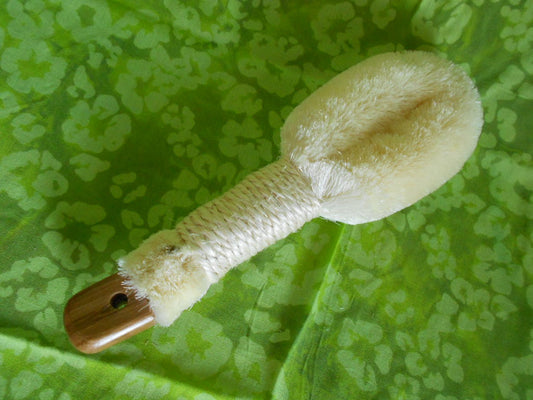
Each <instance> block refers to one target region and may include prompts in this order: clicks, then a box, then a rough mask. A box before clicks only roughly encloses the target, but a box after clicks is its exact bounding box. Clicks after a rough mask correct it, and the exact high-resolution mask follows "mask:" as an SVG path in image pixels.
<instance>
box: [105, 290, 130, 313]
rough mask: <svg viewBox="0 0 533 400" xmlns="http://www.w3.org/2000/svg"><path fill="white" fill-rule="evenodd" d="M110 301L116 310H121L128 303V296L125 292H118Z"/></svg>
mask: <svg viewBox="0 0 533 400" xmlns="http://www.w3.org/2000/svg"><path fill="white" fill-rule="evenodd" d="M109 303H110V304H111V307H113V308H114V309H115V310H121V309H123V308H124V307H126V306H127V305H128V296H127V295H125V294H124V293H117V294H116V295H114V296H113V297H111V301H110V302H109Z"/></svg>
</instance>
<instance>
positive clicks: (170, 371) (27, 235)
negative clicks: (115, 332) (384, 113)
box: [0, 0, 533, 400]
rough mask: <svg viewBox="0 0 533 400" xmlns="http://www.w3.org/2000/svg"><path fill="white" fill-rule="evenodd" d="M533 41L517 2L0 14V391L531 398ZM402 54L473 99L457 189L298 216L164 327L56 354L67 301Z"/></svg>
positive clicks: (56, 2) (39, 0) (526, 11)
mask: <svg viewBox="0 0 533 400" xmlns="http://www.w3.org/2000/svg"><path fill="white" fill-rule="evenodd" d="M191 4H193V5H191ZM532 46H533V2H532V1H518V0H508V1H499V2H498V1H489V0H472V1H469V2H468V1H460V0H454V1H444V0H427V1H421V2H416V1H389V0H381V1H367V0H353V1H351V2H350V1H324V0H320V1H318V0H317V1H299V2H297V1H292V2H280V1H276V0H272V1H259V0H253V1H248V2H243V3H240V2H237V1H225V2H215V1H212V0H204V1H199V2H192V1H191V2H180V1H177V0H165V1H153V2H152V1H150V2H148V1H141V0H138V1H136V0H120V1H118V0H115V1H112V2H104V1H96V0H85V1H80V0H64V1H61V0H49V1H43V0H29V1H26V2H22V1H17V0H9V1H3V2H2V11H1V12H0V135H1V136H0V137H1V140H0V233H1V236H0V304H1V307H0V349H1V350H0V398H2V399H42V400H46V399H60V400H68V399H73V400H76V399H85V398H87V399H195V400H209V399H232V398H250V399H260V398H272V397H273V398H277V399H308V398H313V399H387V398H391V399H438V400H451V399H488V398H502V399H513V400H514V399H533V383H532V382H533V222H532V219H533V201H532V200H533V161H532V156H531V151H532V150H533V136H532V134H533V132H532V128H533V112H532V105H533V102H532V100H533V79H532V76H533V50H532ZM401 49H424V50H429V51H433V52H437V53H440V54H442V55H443V56H445V57H447V58H449V59H450V60H452V61H454V62H456V63H458V64H459V65H461V66H462V67H463V68H464V69H465V70H467V71H468V73H469V74H470V75H471V76H472V77H473V78H474V80H475V81H476V83H477V85H478V87H479V90H480V93H481V96H482V101H483V106H484V111H485V126H484V129H483V133H482V136H481V139H480V143H479V146H478V148H477V150H476V152H475V153H474V155H473V156H472V157H471V158H470V160H469V161H468V163H467V165H466V166H465V168H464V169H463V170H462V172H461V173H460V174H458V175H457V176H456V177H454V178H453V179H452V180H451V181H450V182H449V183H448V184H446V185H445V186H444V187H442V188H441V189H440V190H438V191H437V192H436V193H434V194H432V195H431V196H429V197H427V198H426V199H424V200H422V201H420V202H419V203H418V204H416V205H414V206H412V207H410V208H408V209H406V210H404V211H402V212H399V213H397V214H396V215H393V216H392V217H390V218H387V219H385V220H383V221H379V222H376V223H371V224H366V225H361V226H344V225H342V224H335V223H331V222H327V221H322V220H314V221H312V222H310V223H308V224H306V225H305V226H304V228H303V229H302V230H301V231H300V232H298V233H295V234H293V235H291V236H290V237H289V238H287V239H286V240H283V241H281V242H279V243H277V244H275V245H274V246H272V247H270V248H268V249H266V250H265V251H264V252H262V253H260V254H259V255H257V256H256V257H254V258H253V259H251V260H250V261H248V262H246V263H244V264H243V265H241V266H240V267H239V268H237V269H235V270H233V271H231V272H230V273H229V274H228V275H227V276H226V277H225V278H224V280H223V281H222V282H220V283H219V284H217V285H215V286H214V287H213V288H212V289H211V290H210V291H209V293H208V295H207V296H206V298H204V300H202V301H201V302H200V303H198V304H197V305H195V306H194V307H193V308H192V310H190V311H187V312H185V313H184V314H183V316H182V317H181V318H180V319H179V320H178V321H177V322H176V323H175V324H174V325H173V326H171V327H170V328H168V329H165V328H160V327H155V328H153V329H151V330H149V331H147V332H145V333H143V334H141V335H139V336H137V337H135V338H133V339H131V340H129V341H127V342H125V343H123V344H120V345H117V346H115V347H113V348H111V349H109V350H108V351H105V352H104V353H101V354H99V355H93V356H85V355H83V354H80V353H78V352H77V351H76V350H75V349H73V348H72V347H71V345H70V344H69V342H68V339H67V337H66V334H65V333H64V330H63V324H62V312H63V307H64V305H65V303H66V301H67V300H68V298H69V297H70V296H72V295H73V294H75V293H76V292H78V291H79V290H81V289H82V288H84V287H86V286H88V285H89V284H91V283H94V282H96V281H98V280H100V279H102V278H104V277H106V276H108V275H110V274H112V273H113V272H114V271H115V266H114V260H116V259H117V258H118V257H120V256H121V255H123V254H125V253H126V252H128V251H130V250H132V249H133V248H134V247H135V246H136V245H138V244H139V242H140V241H141V240H142V239H143V238H145V237H147V235H149V234H150V233H153V232H155V231H157V230H159V229H162V228H169V227H172V226H173V225H174V223H175V222H176V221H178V220H179V219H180V218H183V217H184V216H185V215H186V214H187V213H188V212H190V211H191V210H193V209H194V208H195V207H197V206H199V205H200V204H202V203H204V202H206V201H207V200H209V199H211V198H213V197H215V196H217V195H219V194H220V193H222V192H223V191H225V190H227V189H228V188H230V187H232V186H233V185H235V184H236V183H237V182H238V181H239V180H240V179H242V177H244V176H245V175H246V174H248V173H250V172H251V171H253V170H256V169H258V168H259V167H261V166H264V165H266V164H268V163H269V162H271V161H273V160H275V159H276V157H277V155H278V154H279V128H280V126H281V124H282V122H283V120H284V118H285V117H286V116H287V115H288V113H289V112H290V111H291V110H292V109H293V108H294V107H295V106H296V105H297V104H298V103H299V102H300V101H301V100H302V99H304V98H305V97H306V96H307V95H308V94H310V93H311V92H312V91H313V90H314V89H316V88H317V87H318V86H320V85H321V84H322V83H324V82H325V81H327V80H328V79H329V78H330V77H332V76H334V75H335V74H336V73H338V72H340V71H342V70H344V69H346V68H347V67H349V66H351V65H353V64H355V63H357V62H359V61H361V60H363V59H365V58H367V57H369V56H371V55H373V54H377V53H381V52H385V51H391V50H401Z"/></svg>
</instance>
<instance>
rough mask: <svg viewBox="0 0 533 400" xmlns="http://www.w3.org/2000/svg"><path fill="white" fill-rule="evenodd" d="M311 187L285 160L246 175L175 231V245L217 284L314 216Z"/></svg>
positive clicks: (316, 205) (316, 209)
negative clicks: (189, 254) (191, 254)
mask: <svg viewBox="0 0 533 400" xmlns="http://www.w3.org/2000/svg"><path fill="white" fill-rule="evenodd" d="M319 209H320V203H319V200H318V198H316V196H315V195H314V194H313V192H312V190H311V185H310V183H309V181H308V179H307V178H306V177H304V176H303V175H302V174H301V172H300V171H299V169H298V167H297V166H296V165H295V164H294V163H293V162H292V161H290V160H289V159H288V158H281V159H280V160H278V161H276V162H274V163H272V164H269V165H268V166H266V167H264V168H262V169H260V170H259V171H257V172H255V173H253V174H251V175H248V176H247V177H246V178H245V179H244V180H243V181H242V182H240V183H239V184H238V185H236V186H235V187H233V188H232V189H231V190H229V191H228V192H226V193H225V194H223V195H222V196H220V197H218V198H216V199H214V200H212V201H211V202H209V203H207V204H204V205H203V206H201V207H199V208H198V209H196V210H195V211H193V212H192V213H191V214H189V215H188V216H187V217H185V219H183V220H182V221H181V222H180V223H179V224H178V225H177V226H176V231H177V234H178V237H179V238H180V241H181V242H182V243H183V245H185V246H187V247H188V248H191V249H194V253H195V256H196V257H195V258H196V260H195V261H196V262H198V263H199V264H200V265H201V266H202V267H203V268H204V269H205V270H206V272H207V273H208V275H209V276H211V277H212V279H213V280H218V279H220V277H222V276H223V275H224V274H225V273H226V272H227V271H228V270H229V269H231V268H232V267H234V266H236V265H238V264H240V263H242V262H244V261H246V260H247V259H249V258H250V257H252V256H254V255H255V254H257V253H258V252H260V251H261V250H263V249H264V248H266V247H268V246H270V245H271V244H273V243H275V242H276V241H278V240H280V239H283V238H285V237H286V236H288V235H289V234H291V233H292V232H295V231H297V230H298V229H300V228H301V227H302V225H303V224H305V223H306V222H307V221H309V220H311V219H313V218H315V217H317V216H318V215H319Z"/></svg>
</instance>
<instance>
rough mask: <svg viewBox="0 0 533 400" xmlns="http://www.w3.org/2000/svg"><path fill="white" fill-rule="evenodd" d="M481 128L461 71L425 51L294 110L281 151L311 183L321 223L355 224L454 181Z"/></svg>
mask: <svg viewBox="0 0 533 400" xmlns="http://www.w3.org/2000/svg"><path fill="white" fill-rule="evenodd" d="M482 124H483V113H482V108H481V103H480V100H479V95H478V92H477V90H476V88H475V86H474V84H473V82H472V81H471V79H470V78H469V77H468V76H467V75H466V73H465V72H464V71H463V70H462V69H461V68H459V67H458V66H456V65H454V64H452V63H450V62H449V61H446V60H444V59H441V58H440V57H438V56H436V55H433V54H431V53H426V52H420V51H413V52H404V53H385V54H381V55H378V56H374V57H371V58H369V59H367V60H366V61H363V62H361V63H359V64H357V65H355V66H353V67H351V68H349V69H348V70H346V71H344V72H342V73H341V74H339V75H337V76H336V77H334V78H333V79H331V80H330V81H329V82H327V83H326V84H325V85H324V86H322V87H321V88H319V89H318V90H316V91H315V92H314V93H312V94H311V95H310V96H309V97H308V98H307V99H305V100H304V101H303V102H302V103H301V104H300V105H299V106H298V107H296V108H295V109H294V110H293V112H292V113H291V114H290V115H289V117H288V118H287V120H286V122H285V124H284V126H283V128H282V130H281V139H282V145H281V147H282V154H283V155H285V156H288V157H290V158H291V159H292V160H293V162H295V163H296V164H297V165H298V166H299V168H300V169H301V171H302V173H303V174H304V175H306V176H307V177H308V179H309V180H310V182H311V185H312V187H313V191H314V192H315V194H316V195H317V197H319V198H320V199H321V201H322V207H321V216H322V217H324V218H327V219H331V220H335V221H340V222H345V223H349V224H360V223H365V222H370V221H375V220H378V219H381V218H384V217H387V216H388V215H391V214H393V213H395V212H396V211H399V210H401V209H403V208H405V207H407V206H409V205H411V204H413V203H415V202H416V201H418V200H419V199H421V198H422V197H424V196H426V195H427V194H429V193H431V192H432V191H434V190H436V189H437V188H438V187H440V186H441V185H442V184H444V183H445V182H446V181H447V180H448V179H450V178H451V177H452V176H453V175H455V174H456V173H457V172H458V171H459V170H460V169H461V168H462V166H463V164H464V163H465V161H466V160H467V158H468V157H469V156H470V155H471V154H472V152H473V150H474V148H475V146H476V143H477V140H478V137H479V134H480V132H481V127H482Z"/></svg>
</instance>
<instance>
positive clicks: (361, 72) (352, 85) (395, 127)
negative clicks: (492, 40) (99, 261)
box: [118, 52, 483, 326]
mask: <svg viewBox="0 0 533 400" xmlns="http://www.w3.org/2000/svg"><path fill="white" fill-rule="evenodd" d="M482 120H483V116H482V110H481V105H480V101H479V95H478V93H477V90H476V88H475V86H474V84H473V83H472V81H471V80H470V78H469V77H468V76H467V75H466V73H465V72H464V71H462V70H461V69H460V68H459V67H457V66H455V65H453V64H452V63H450V62H448V61H446V60H444V59H441V58H439V57H437V56H435V55H432V54H430V53H425V52H403V53H386V54H381V55H378V56H374V57H371V58H369V59H367V60H366V61H364V62H362V63H360V64H357V65H355V66H354V67H351V68H349V69H348V70H346V71H344V72H342V73H341V74H339V75H338V76H336V77H335V78H333V79H332V80H331V81H329V82H327V83H326V84H325V85H324V86H322V87H321V88H319V89H318V90H316V91H315V92H314V93H313V94H311V95H310V96H309V97H308V98H307V99H305V100H304V101H303V102H302V103H301V104H300V105H299V106H297V107H296V108H295V109H294V110H293V112H292V113H291V114H290V115H289V116H288V118H287V120H286V121H285V124H284V126H283V127H282V129H281V139H282V143H281V157H280V159H279V160H277V161H276V162H274V163H272V164H270V165H268V166H266V167H264V168H263V169H261V170H259V171H257V172H255V173H253V174H251V175H249V176H248V177H246V178H245V179H244V180H243V181H242V182H240V183H239V184H238V185H236V186H235V187H234V188H233V189H231V190H229V191H228V192H226V193H225V194H223V195H222V196H221V197H219V198H217V199H215V200H213V201H211V202H209V203H207V204H205V205H203V206H201V207H199V208H198V209H197V210H195V211H193V212H192V213H191V214H190V215H188V216H187V217H186V218H185V219H184V220H182V221H181V222H180V223H179V224H178V225H177V226H176V228H175V229H173V230H164V231H161V232H158V233H156V234H154V235H152V236H151V237H149V238H148V239H147V240H146V241H145V242H143V243H142V244H141V246H140V247H139V248H138V249H136V250H134V251H132V252H131V253H129V254H128V255H126V256H125V257H123V258H122V259H120V260H119V262H118V263H119V269H120V273H121V274H122V275H123V276H124V277H125V278H126V282H127V284H128V285H130V286H131V287H132V288H133V289H135V291H136V293H137V295H138V296H139V297H142V298H148V299H149V303H150V307H151V308H152V311H153V312H154V315H155V317H156V320H157V322H158V323H159V324H160V325H163V326H168V325H170V324H171V323H172V322H173V321H174V320H175V319H176V318H178V317H179V315H180V314H181V313H182V312H183V311H184V310H186V309H188V308H190V307H191V306H192V305H193V304H194V303H195V302H197V301H198V300H199V299H200V298H201V297H202V296H203V295H204V294H205V293H206V292H207V290H208V288H209V286H210V285H211V284H213V283H214V282H217V281H218V280H219V279H221V278H222V277H223V276H224V274H225V273H226V272H227V271H228V270H229V269H231V268H233V267H235V266H236V265H238V264H240V263H242V262H243V261H245V260H247V259H248V258H250V257H252V256H253V255H255V254H257V253H258V252H259V251H261V250H262V249H264V248H265V247H267V246H270V245H271V244H273V243H274V242H276V241H277V240H280V239H282V238H284V237H286V236H287V235H289V234H290V233H292V232H295V231H297V230H298V229H299V228H300V227H301V226H302V225H303V224H305V223H306V222H307V221H309V220H311V219H313V218H316V217H323V218H327V219H331V220H334V221H339V222H344V223H349V224H360V223H365V222H370V221H375V220H378V219H381V218H384V217H387V216H389V215H391V214H393V213H395V212H397V211H399V210H401V209H403V208H405V207H407V206H409V205H411V204H413V203H415V202H416V201H418V200H419V199H420V198H422V197H424V196H426V195H427V194H429V193H431V192H433V191H434V190H435V189H437V188H438V187H440V186H441V185H442V184H444V183H445V182H446V181H447V180H448V179H450V178H451V177H452V176H453V175H455V174H456V173H457V172H458V171H459V170H460V169H461V168H462V166H463V164H464V163H465V161H466V160H467V159H468V157H469V156H470V155H471V153H472V152H473V150H474V149H475V146H476V143H477V139H478V137H479V134H480V132H481V127H482Z"/></svg>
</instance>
